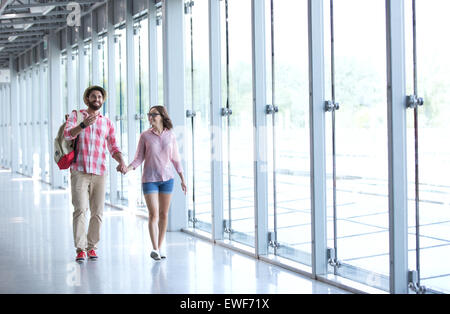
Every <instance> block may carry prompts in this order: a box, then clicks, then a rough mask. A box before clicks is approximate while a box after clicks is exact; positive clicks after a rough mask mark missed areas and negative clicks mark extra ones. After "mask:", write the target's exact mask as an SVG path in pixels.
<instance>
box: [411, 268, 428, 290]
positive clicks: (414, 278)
mask: <svg viewBox="0 0 450 314" xmlns="http://www.w3.org/2000/svg"><path fill="white" fill-rule="evenodd" d="M408 287H409V288H410V289H411V290H412V291H414V292H415V293H417V294H425V293H426V292H427V288H426V287H425V286H421V285H420V284H419V274H418V273H417V271H416V270H410V271H408Z"/></svg>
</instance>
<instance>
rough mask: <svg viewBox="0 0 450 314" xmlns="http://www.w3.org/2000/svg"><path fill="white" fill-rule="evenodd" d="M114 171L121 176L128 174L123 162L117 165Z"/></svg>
mask: <svg viewBox="0 0 450 314" xmlns="http://www.w3.org/2000/svg"><path fill="white" fill-rule="evenodd" d="M116 170H117V171H118V172H122V173H123V174H126V173H127V172H128V167H127V165H126V164H125V163H124V162H122V163H119V164H118V165H117V167H116Z"/></svg>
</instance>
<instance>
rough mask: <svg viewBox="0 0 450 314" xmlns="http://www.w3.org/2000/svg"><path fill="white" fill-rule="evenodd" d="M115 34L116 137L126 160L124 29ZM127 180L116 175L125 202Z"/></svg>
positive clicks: (120, 197)
mask: <svg viewBox="0 0 450 314" xmlns="http://www.w3.org/2000/svg"><path fill="white" fill-rule="evenodd" d="M114 36H115V57H116V58H117V61H116V62H115V65H116V69H115V71H116V121H117V122H116V139H117V141H118V143H119V147H120V149H121V151H122V155H123V158H124V160H128V159H129V156H128V123H127V121H128V120H127V103H126V101H127V96H126V91H127V85H126V77H127V68H126V67H127V64H126V30H125V28H122V29H116V30H115V32H114ZM127 182H128V180H127V179H126V178H125V177H124V176H122V175H118V176H117V185H118V189H117V190H118V199H119V200H122V201H123V203H124V204H126V200H127V195H128V184H127Z"/></svg>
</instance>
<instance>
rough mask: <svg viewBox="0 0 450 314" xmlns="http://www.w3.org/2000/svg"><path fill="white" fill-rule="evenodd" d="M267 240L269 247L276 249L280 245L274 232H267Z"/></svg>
mask: <svg viewBox="0 0 450 314" xmlns="http://www.w3.org/2000/svg"><path fill="white" fill-rule="evenodd" d="M268 240H269V243H268V244H269V246H270V247H273V248H277V249H278V248H279V247H280V246H281V245H280V242H278V241H276V236H275V232H269V234H268Z"/></svg>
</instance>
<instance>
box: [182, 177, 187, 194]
mask: <svg viewBox="0 0 450 314" xmlns="http://www.w3.org/2000/svg"><path fill="white" fill-rule="evenodd" d="M181 189H182V190H183V192H184V195H186V193H187V187H186V183H185V182H184V180H182V181H181Z"/></svg>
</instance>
